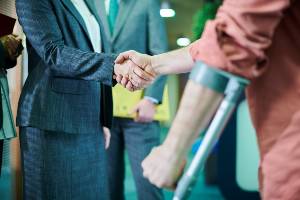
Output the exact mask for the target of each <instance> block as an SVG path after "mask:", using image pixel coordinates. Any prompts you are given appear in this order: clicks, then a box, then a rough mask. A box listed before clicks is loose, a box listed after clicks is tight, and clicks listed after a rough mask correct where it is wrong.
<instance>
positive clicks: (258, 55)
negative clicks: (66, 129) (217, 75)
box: [190, 0, 291, 79]
mask: <svg viewBox="0 0 300 200" xmlns="http://www.w3.org/2000/svg"><path fill="white" fill-rule="evenodd" d="M290 1H291V0H272V1H270V0H239V1H237V0H225V1H224V3H223V5H222V6H221V7H220V8H219V10H218V13H217V16H216V19H215V20H212V21H209V22H207V24H206V27H205V30H204V33H203V35H202V37H201V39H199V40H197V41H195V42H194V43H193V44H191V47H190V53H191V56H192V57H193V59H194V60H195V61H197V60H201V61H203V62H205V63H207V64H209V65H211V66H214V67H217V68H219V69H221V70H224V71H227V72H230V73H233V74H236V75H239V76H243V77H245V78H248V79H254V78H256V77H259V76H260V75H261V74H262V73H263V72H264V71H265V70H266V68H267V63H268V57H267V55H266V50H267V49H268V48H269V47H270V46H271V44H272V38H273V36H274V33H275V31H276V27H277V26H278V24H279V23H280V21H281V19H282V17H283V13H284V11H285V10H286V9H287V8H288V7H289V6H290Z"/></svg>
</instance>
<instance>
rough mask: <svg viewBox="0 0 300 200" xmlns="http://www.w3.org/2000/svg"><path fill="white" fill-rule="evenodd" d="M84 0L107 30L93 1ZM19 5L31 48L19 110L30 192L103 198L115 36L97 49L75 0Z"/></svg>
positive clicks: (26, 0)
mask: <svg viewBox="0 0 300 200" xmlns="http://www.w3.org/2000/svg"><path fill="white" fill-rule="evenodd" d="M85 2H86V4H87V6H88V7H89V9H90V11H91V13H92V14H94V16H95V17H96V19H97V21H98V23H99V25H100V30H103V28H102V24H101V21H100V18H99V17H98V15H97V12H96V10H95V5H94V2H93V1H92V0H85ZM16 5H17V14H18V17H19V21H20V24H21V25H22V27H23V30H24V32H25V34H26V36H27V39H28V41H27V46H28V55H29V76H28V78H27V80H26V83H25V85H24V88H23V91H22V94H21V97H20V101H19V108H18V116H17V124H18V126H20V127H21V133H20V142H21V153H22V164H23V173H24V174H23V178H24V198H25V199H72V200H74V199H80V200H82V199H104V200H105V199H107V182H106V180H107V173H106V163H105V161H106V159H105V152H104V151H105V150H104V141H103V133H102V126H109V122H110V120H111V119H110V117H106V116H111V112H112V109H111V108H112V106H111V104H112V102H111V88H110V86H111V85H112V74H113V63H114V60H115V57H113V56H111V54H109V53H110V52H111V48H110V45H109V42H108V41H107V39H106V36H105V34H102V33H101V40H102V49H104V52H106V53H95V52H93V46H92V43H91V41H90V39H89V35H88V32H87V28H86V26H85V23H84V20H83V18H82V17H81V16H80V14H79V12H78V11H77V10H76V8H75V7H74V5H73V4H72V2H71V1H70V0H17V1H16ZM105 85H106V86H105ZM105 98H108V99H105ZM104 104H105V105H104ZM100 105H103V107H101V106H100ZM104 108H106V109H107V110H105V112H104V111H103V109H104Z"/></svg>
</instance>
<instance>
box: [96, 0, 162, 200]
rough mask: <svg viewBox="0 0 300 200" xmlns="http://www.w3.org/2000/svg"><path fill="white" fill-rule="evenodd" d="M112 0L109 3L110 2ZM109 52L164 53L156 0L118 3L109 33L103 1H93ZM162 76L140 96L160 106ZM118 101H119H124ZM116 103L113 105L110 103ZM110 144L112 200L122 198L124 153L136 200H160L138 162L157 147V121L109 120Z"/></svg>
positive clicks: (109, 166)
mask: <svg viewBox="0 0 300 200" xmlns="http://www.w3.org/2000/svg"><path fill="white" fill-rule="evenodd" d="M111 1H112V0H111ZM95 4H96V8H97V9H98V12H99V15H100V17H101V20H102V22H103V24H104V29H105V33H106V36H107V37H108V38H109V40H110V43H109V44H110V46H111V49H112V52H114V53H121V52H123V51H127V50H135V51H138V52H141V53H146V54H150V55H154V54H160V53H163V52H165V51H166V50H167V37H166V32H165V26H164V21H163V19H162V18H161V16H160V14H159V10H160V4H159V1H158V0H121V1H119V12H118V15H117V18H116V23H115V25H114V29H113V30H112V31H110V27H109V25H111V24H109V22H110V21H108V16H107V12H106V10H105V0H95ZM165 82H166V77H165V76H162V77H160V78H158V79H157V80H156V81H155V82H154V84H152V85H151V87H150V88H148V89H146V90H145V91H144V96H147V97H151V98H153V99H155V100H156V101H157V102H158V103H161V101H162V96H163V91H164V87H165ZM126 100H127V99H126V98H125V99H122V100H121V101H126ZM114 103H116V102H114ZM111 134H112V135H111V143H110V148H109V149H108V150H107V153H108V154H107V155H108V156H107V157H108V163H107V164H108V172H109V186H110V187H109V193H110V198H111V199H112V200H122V199H124V178H125V177H124V175H125V163H124V151H125V149H126V150H127V152H128V155H129V160H130V164H131V169H132V172H133V176H134V180H135V184H136V188H137V194H138V199H140V200H158V199H163V194H162V191H161V190H160V189H158V188H156V187H155V186H154V185H152V184H151V183H150V182H149V181H148V180H147V179H145V178H144V177H143V173H142V167H141V162H142V161H143V160H144V158H145V157H146V156H147V155H148V154H149V153H150V151H151V149H152V148H153V147H154V146H157V145H158V144H159V139H160V137H159V136H160V128H159V123H158V122H155V121H154V122H149V123H138V122H135V121H134V120H133V119H129V118H119V117H114V118H113V126H112V129H111Z"/></svg>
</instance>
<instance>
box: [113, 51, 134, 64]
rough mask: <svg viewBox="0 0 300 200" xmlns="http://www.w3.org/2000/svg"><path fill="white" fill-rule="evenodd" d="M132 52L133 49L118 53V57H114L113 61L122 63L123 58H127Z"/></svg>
mask: <svg viewBox="0 0 300 200" xmlns="http://www.w3.org/2000/svg"><path fill="white" fill-rule="evenodd" d="M133 53H134V51H125V52H123V53H120V54H119V55H118V57H117V58H116V60H115V63H116V64H122V63H123V62H124V61H125V60H129V59H130V58H131V55H132V54H133Z"/></svg>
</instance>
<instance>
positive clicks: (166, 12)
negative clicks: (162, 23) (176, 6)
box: [160, 1, 176, 17]
mask: <svg viewBox="0 0 300 200" xmlns="http://www.w3.org/2000/svg"><path fill="white" fill-rule="evenodd" d="M175 15H176V12H175V10H173V9H172V8H171V5H170V2H169V1H163V2H162V3H161V9H160V16H162V17H174V16H175Z"/></svg>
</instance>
